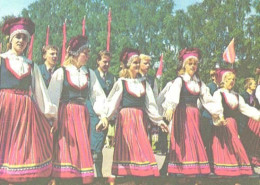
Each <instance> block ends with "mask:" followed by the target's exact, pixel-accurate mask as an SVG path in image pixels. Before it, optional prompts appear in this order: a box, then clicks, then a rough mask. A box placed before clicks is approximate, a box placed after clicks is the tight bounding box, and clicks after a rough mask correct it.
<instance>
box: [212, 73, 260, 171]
mask: <svg viewBox="0 0 260 185" xmlns="http://www.w3.org/2000/svg"><path fill="white" fill-rule="evenodd" d="M217 76H218V77H217V79H218V83H219V84H220V89H219V90H217V91H216V92H215V93H214V96H213V97H214V99H215V100H216V101H217V102H220V103H221V105H222V108H221V109H222V110H221V112H222V114H223V115H224V117H225V119H226V122H225V124H217V125H215V126H214V128H213V143H212V153H213V162H214V173H215V174H216V175H223V176H239V175H251V174H252V169H251V166H250V162H249V160H248V157H247V154H246V151H245V149H244V146H243V145H242V143H241V141H240V138H239V135H238V126H237V121H236V117H237V116H238V115H239V113H240V112H241V113H242V114H244V115H246V116H248V117H250V118H252V119H254V120H258V121H259V120H260V112H259V111H258V110H257V109H256V108H254V107H251V106H249V105H248V104H246V103H245V101H244V99H243V98H242V97H241V96H239V95H238V94H237V93H236V92H234V91H233V90H232V89H233V87H234V85H235V73H234V71H233V70H224V69H219V70H218V71H217ZM255 147H256V146H255Z"/></svg>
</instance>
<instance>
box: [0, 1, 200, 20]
mask: <svg viewBox="0 0 260 185" xmlns="http://www.w3.org/2000/svg"><path fill="white" fill-rule="evenodd" d="M35 1H37V0H0V20H1V19H2V17H3V16H6V15H12V14H13V15H15V16H18V15H19V14H20V13H21V11H22V10H23V9H24V8H27V7H28V6H29V5H30V4H31V3H33V2H35ZM202 1H203V0H175V1H174V2H175V4H176V6H175V10H178V9H184V10H186V8H187V6H189V5H191V4H194V3H196V2H202Z"/></svg>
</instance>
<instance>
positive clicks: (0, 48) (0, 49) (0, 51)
mask: <svg viewBox="0 0 260 185" xmlns="http://www.w3.org/2000/svg"><path fill="white" fill-rule="evenodd" d="M0 53H2V42H0Z"/></svg>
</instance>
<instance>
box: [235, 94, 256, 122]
mask: <svg viewBox="0 0 260 185" xmlns="http://www.w3.org/2000/svg"><path fill="white" fill-rule="evenodd" d="M239 110H240V112H241V113H242V114H244V115H246V116H248V117H250V118H252V119H254V120H256V121H259V120H260V111H259V110H257V109H256V108H255V107H251V106H250V105H248V104H246V103H245V100H244V98H243V97H242V96H240V95H239Z"/></svg>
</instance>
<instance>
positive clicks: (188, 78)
mask: <svg viewBox="0 0 260 185" xmlns="http://www.w3.org/2000/svg"><path fill="white" fill-rule="evenodd" d="M181 76H182V78H183V80H184V81H185V82H189V81H195V82H200V80H199V78H197V76H196V75H193V77H191V76H190V75H189V74H187V73H184V74H183V75H181Z"/></svg>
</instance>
